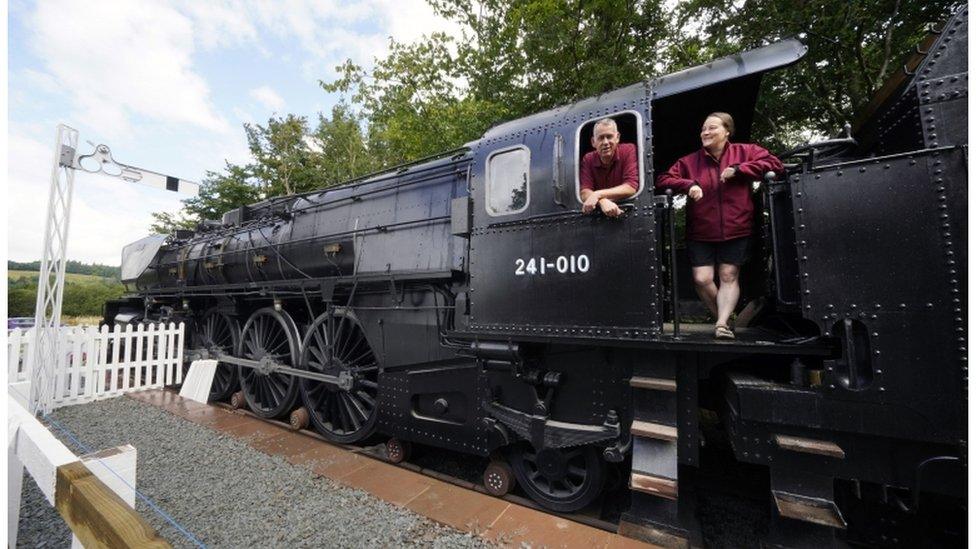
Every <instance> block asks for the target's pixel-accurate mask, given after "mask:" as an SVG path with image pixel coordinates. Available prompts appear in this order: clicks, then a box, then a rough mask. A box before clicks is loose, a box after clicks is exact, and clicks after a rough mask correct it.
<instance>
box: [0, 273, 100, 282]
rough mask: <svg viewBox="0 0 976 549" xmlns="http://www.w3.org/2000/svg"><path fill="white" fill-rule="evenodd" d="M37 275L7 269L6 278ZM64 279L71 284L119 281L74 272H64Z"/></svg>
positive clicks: (30, 277) (29, 277)
mask: <svg viewBox="0 0 976 549" xmlns="http://www.w3.org/2000/svg"><path fill="white" fill-rule="evenodd" d="M37 276H38V273H37V271H7V280H17V279H18V278H27V279H30V280H37ZM64 279H65V281H67V282H70V283H72V284H106V283H108V284H111V283H118V282H119V281H118V280H116V279H114V278H110V277H104V276H95V275H86V274H76V273H65V274H64Z"/></svg>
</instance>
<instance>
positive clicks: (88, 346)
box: [83, 326, 98, 402]
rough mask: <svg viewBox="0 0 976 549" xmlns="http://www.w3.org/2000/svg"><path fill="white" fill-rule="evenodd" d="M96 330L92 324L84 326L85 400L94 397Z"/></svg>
mask: <svg viewBox="0 0 976 549" xmlns="http://www.w3.org/2000/svg"><path fill="white" fill-rule="evenodd" d="M97 337H98V331H97V329H96V328H95V327H94V326H85V356H84V360H83V362H84V368H85V393H84V394H85V401H86V402H87V401H90V400H92V399H94V398H95V395H96V392H95V363H96V362H98V347H97V345H98V340H97V339H96V338H97Z"/></svg>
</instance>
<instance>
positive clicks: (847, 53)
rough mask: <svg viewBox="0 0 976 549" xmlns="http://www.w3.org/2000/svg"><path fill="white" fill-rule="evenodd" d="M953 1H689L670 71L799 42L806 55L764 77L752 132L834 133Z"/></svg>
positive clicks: (771, 135) (770, 135)
mask: <svg viewBox="0 0 976 549" xmlns="http://www.w3.org/2000/svg"><path fill="white" fill-rule="evenodd" d="M955 4H958V2H957V1H955V0H928V1H926V2H911V1H906V0H821V1H818V2H798V1H796V0H745V1H744V2H743V1H740V2H734V3H732V2H728V1H727V0H688V1H687V2H684V3H682V4H681V5H680V7H679V8H678V13H677V17H678V20H679V24H681V25H683V26H685V27H687V28H689V29H691V30H692V31H693V32H690V33H687V34H686V35H685V36H683V37H682V42H681V46H680V47H678V48H674V49H673V50H672V51H673V52H674V53H675V54H676V57H675V60H674V64H675V65H676V66H681V65H691V64H696V63H701V62H705V61H707V60H709V59H713V58H715V57H719V56H722V55H727V54H730V53H734V52H736V51H741V50H744V49H749V48H754V47H758V46H760V45H762V44H764V43H768V42H771V41H774V40H778V39H782V38H788V37H794V36H799V37H801V38H802V39H803V41H804V42H805V43H806V44H807V46H808V48H809V50H808V52H807V54H806V56H805V57H804V58H803V59H802V60H801V61H800V63H798V64H797V65H796V66H794V67H791V68H790V69H788V70H782V71H777V72H774V73H772V74H771V75H769V76H767V77H766V81H765V83H764V89H763V93H762V95H761V98H760V102H759V106H758V115H759V116H758V117H757V119H756V123H757V127H756V128H755V129H754V134H755V135H756V136H757V137H758V139H760V140H762V141H764V142H767V143H770V144H771V146H776V147H777V148H783V147H785V146H787V145H795V144H797V143H796V141H797V140H799V139H802V137H803V136H804V135H809V134H811V133H814V134H820V135H835V134H837V133H838V131H839V130H840V128H841V127H842V126H843V124H844V122H851V123H853V122H854V120H855V117H856V115H857V113H858V112H859V111H860V110H861V109H862V108H863V107H864V106H865V105H867V103H868V102H869V101H870V100H871V98H872V97H873V96H874V94H875V92H876V91H877V90H878V89H880V88H881V87H882V86H883V85H884V83H885V81H886V80H887V79H888V78H889V77H890V76H891V75H892V74H893V73H894V72H895V71H897V70H901V66H902V65H901V63H902V61H903V59H905V58H906V56H907V55H909V54H910V53H911V52H912V50H913V49H914V48H915V47H916V45H918V44H919V42H921V40H922V39H923V37H924V35H925V31H926V26H927V24H930V23H939V22H941V21H944V20H945V19H947V18H948V16H949V15H950V13H951V9H950V7H951V6H953V5H955Z"/></svg>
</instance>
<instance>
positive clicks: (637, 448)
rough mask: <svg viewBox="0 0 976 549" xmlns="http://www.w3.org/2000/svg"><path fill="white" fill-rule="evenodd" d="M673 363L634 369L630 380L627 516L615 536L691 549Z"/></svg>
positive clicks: (641, 366) (651, 363)
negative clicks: (684, 516)
mask: <svg viewBox="0 0 976 549" xmlns="http://www.w3.org/2000/svg"><path fill="white" fill-rule="evenodd" d="M678 367H679V365H678V364H677V361H676V360H674V359H673V358H670V359H663V360H652V361H651V362H649V363H648V364H642V365H640V366H636V367H635V368H634V372H633V376H632V377H631V379H630V386H631V387H633V388H634V391H633V411H634V418H633V421H632V423H631V426H630V435H631V437H632V441H633V453H632V461H631V472H630V481H629V486H630V489H631V490H632V494H631V495H632V502H631V508H630V510H629V511H628V512H627V513H625V515H624V516H622V517H621V520H620V526H619V532H620V533H622V534H625V535H628V536H630V537H634V538H637V539H641V540H643V541H647V542H650V543H654V544H657V545H662V546H666V547H686V546H688V545H689V531H688V529H686V528H684V527H682V526H681V525H682V524H683V523H684V522H686V521H683V520H681V518H680V517H679V505H678V504H679V501H678V499H679V489H678V463H679V455H678V454H679V433H680V429H679V424H680V423H679V421H680V418H679V398H680V396H681V395H679V392H678V387H679V380H678Z"/></svg>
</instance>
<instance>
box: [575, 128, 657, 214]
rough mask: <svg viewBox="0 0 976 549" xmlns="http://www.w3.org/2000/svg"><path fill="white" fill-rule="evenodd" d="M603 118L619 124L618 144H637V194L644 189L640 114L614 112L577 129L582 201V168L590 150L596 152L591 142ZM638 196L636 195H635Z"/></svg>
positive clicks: (578, 192) (577, 195)
mask: <svg viewBox="0 0 976 549" xmlns="http://www.w3.org/2000/svg"><path fill="white" fill-rule="evenodd" d="M603 118H611V119H613V121H614V122H616V124H617V131H618V132H619V133H620V142H619V144H618V147H619V145H622V144H629V145H630V146H635V147H636V149H637V159H638V183H639V186H638V189H637V194H640V192H641V191H643V190H644V146H643V141H644V140H643V131H642V124H641V119H640V115H638V114H637V113H636V112H633V111H628V112H622V113H618V114H613V115H610V116H607V117H601V118H598V119H593V120H588V121H586V122H584V123H583V124H582V125H580V127H579V128H578V129H577V132H576V199H577V200H579V201H580V202H581V203H582V201H583V200H582V198H581V197H580V169H581V166H582V163H583V160H584V158H585V157H586V155H587V154H588V153H590V152H594V151H595V149H594V148H593V145H592V143H591V138H592V137H593V131H594V128H595V126H596V123H597V122H598V121H600V120H602V119H603ZM635 196H636V195H635Z"/></svg>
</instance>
